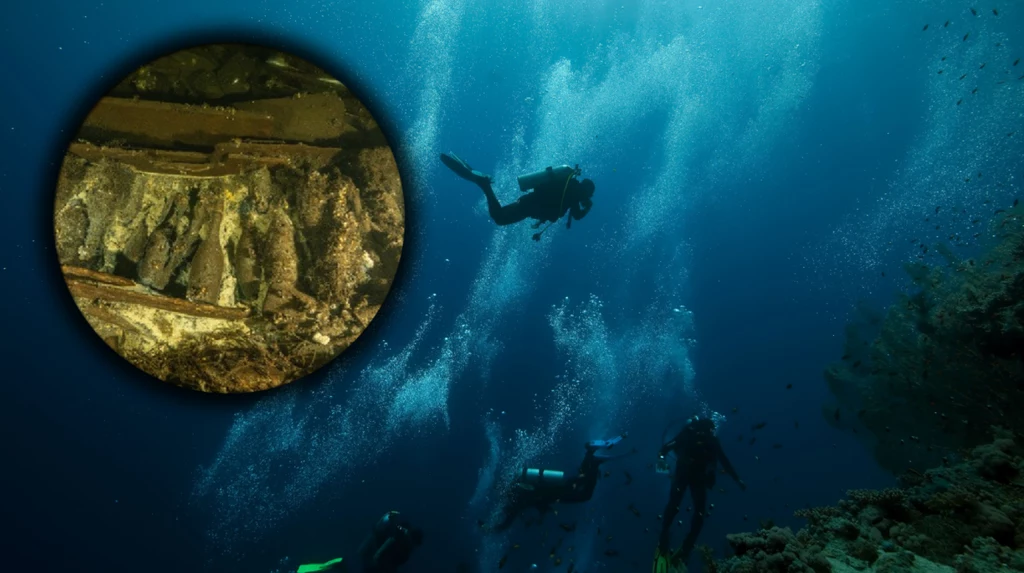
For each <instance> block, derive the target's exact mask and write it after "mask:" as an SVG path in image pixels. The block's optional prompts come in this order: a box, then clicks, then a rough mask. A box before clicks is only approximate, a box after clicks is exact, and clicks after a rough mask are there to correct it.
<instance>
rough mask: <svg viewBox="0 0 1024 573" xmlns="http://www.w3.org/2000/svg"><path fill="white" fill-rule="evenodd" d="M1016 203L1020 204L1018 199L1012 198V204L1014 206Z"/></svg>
mask: <svg viewBox="0 0 1024 573" xmlns="http://www.w3.org/2000/svg"><path fill="white" fill-rule="evenodd" d="M1018 204H1020V199H1014V200H1013V206H1014V207H1016V206H1017V205H1018Z"/></svg>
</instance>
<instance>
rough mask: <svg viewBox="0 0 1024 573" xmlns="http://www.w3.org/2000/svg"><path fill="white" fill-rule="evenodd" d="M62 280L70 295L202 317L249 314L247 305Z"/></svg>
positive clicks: (238, 317) (233, 317) (244, 317)
mask: <svg viewBox="0 0 1024 573" xmlns="http://www.w3.org/2000/svg"><path fill="white" fill-rule="evenodd" d="M65 280H66V281H67V283H68V289H69V290H71V295H72V296H73V297H75V298H84V299H89V300H102V301H107V302H122V303H128V304H138V305H142V306H148V307H151V308H159V309H161V310H166V311H170V312H176V313H179V314H187V315H190V316H199V317H203V318H221V319H225V320H243V319H246V318H248V317H249V309H248V308H227V307H223V306H216V305H212V304H204V303H196V302H191V301H187V300H184V299H180V298H172V297H167V296H160V295H155V294H149V293H145V292H139V291H137V290H129V289H125V288H121V287H117V286H112V285H106V284H102V283H92V282H85V281H82V280H78V279H74V278H66V279H65Z"/></svg>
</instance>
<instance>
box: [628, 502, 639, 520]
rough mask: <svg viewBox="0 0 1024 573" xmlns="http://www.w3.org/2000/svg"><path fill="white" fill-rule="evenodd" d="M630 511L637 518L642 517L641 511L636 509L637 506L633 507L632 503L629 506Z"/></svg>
mask: <svg viewBox="0 0 1024 573" xmlns="http://www.w3.org/2000/svg"><path fill="white" fill-rule="evenodd" d="M629 511H630V513H632V514H633V515H635V516H637V517H640V510H639V509H637V508H636V506H635V505H633V504H632V503H631V504H629Z"/></svg>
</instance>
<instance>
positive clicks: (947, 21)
mask: <svg viewBox="0 0 1024 573" xmlns="http://www.w3.org/2000/svg"><path fill="white" fill-rule="evenodd" d="M942 27H943V28H948V27H949V20H946V23H945V24H943V25H942Z"/></svg>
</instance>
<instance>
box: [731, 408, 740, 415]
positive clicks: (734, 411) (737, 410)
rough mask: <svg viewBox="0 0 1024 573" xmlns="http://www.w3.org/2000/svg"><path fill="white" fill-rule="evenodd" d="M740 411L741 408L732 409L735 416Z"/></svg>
mask: <svg viewBox="0 0 1024 573" xmlns="http://www.w3.org/2000/svg"><path fill="white" fill-rule="evenodd" d="M739 411H740V409H739V408H733V409H732V413H733V414H735V413H736V412H739Z"/></svg>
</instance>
